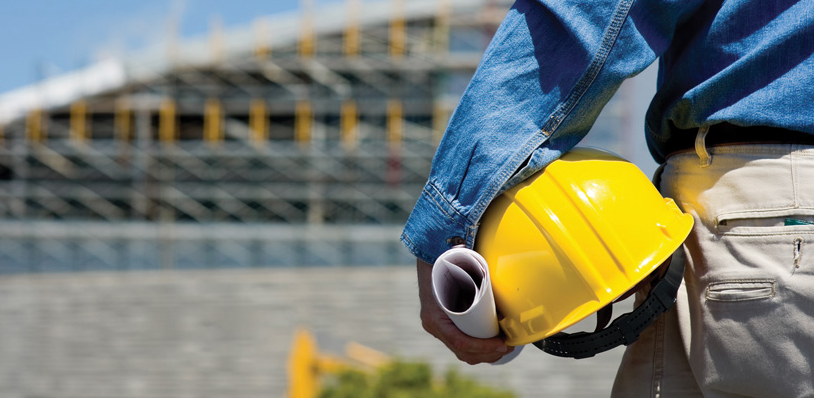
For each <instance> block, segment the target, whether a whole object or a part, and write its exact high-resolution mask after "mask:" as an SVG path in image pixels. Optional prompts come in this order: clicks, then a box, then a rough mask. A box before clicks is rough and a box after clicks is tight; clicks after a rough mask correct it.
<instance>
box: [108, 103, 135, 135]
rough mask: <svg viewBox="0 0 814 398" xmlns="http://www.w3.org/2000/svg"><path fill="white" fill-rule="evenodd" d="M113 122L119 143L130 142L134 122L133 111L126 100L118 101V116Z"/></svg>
mask: <svg viewBox="0 0 814 398" xmlns="http://www.w3.org/2000/svg"><path fill="white" fill-rule="evenodd" d="M114 117H115V119H114V121H113V130H114V133H115V135H116V139H117V140H119V141H122V142H124V141H129V140H130V138H131V131H130V125H131V123H132V120H133V111H132V110H131V109H130V104H129V102H128V101H127V100H125V99H120V100H119V101H116V115H115V116H114Z"/></svg>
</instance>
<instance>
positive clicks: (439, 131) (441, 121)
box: [432, 102, 449, 144]
mask: <svg viewBox="0 0 814 398" xmlns="http://www.w3.org/2000/svg"><path fill="white" fill-rule="evenodd" d="M447 123H449V112H448V111H447V108H446V107H445V106H444V105H443V104H441V103H440V102H436V103H435V104H434V105H433V107H432V132H433V138H434V139H435V143H436V144H438V143H439V142H441V137H443V136H444V131H445V130H446V129H447Z"/></svg>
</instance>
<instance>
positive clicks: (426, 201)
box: [401, 182, 476, 264]
mask: <svg viewBox="0 0 814 398" xmlns="http://www.w3.org/2000/svg"><path fill="white" fill-rule="evenodd" d="M475 232H476V227H475V226H470V225H469V223H468V222H467V219H466V217H464V216H463V215H462V214H461V213H460V212H459V211H458V210H457V209H456V208H455V206H454V205H453V204H452V203H450V202H449V201H447V200H446V199H445V198H444V196H443V195H442V194H441V192H440V191H439V190H438V189H437V188H436V187H435V186H434V185H433V184H432V182H428V183H427V185H426V186H424V190H423V191H422V192H421V196H420V197H419V198H418V201H417V202H416V205H415V207H414V208H413V211H412V213H411V214H410V218H408V219H407V224H406V225H405V227H404V231H403V232H402V234H401V241H402V243H404V245H405V246H407V248H408V249H409V250H410V251H411V252H412V253H413V255H415V256H416V257H418V258H419V259H421V260H423V261H426V262H428V263H430V264H432V263H434V262H435V259H437V258H438V256H440V255H441V253H443V252H445V251H447V250H449V249H450V248H451V247H452V246H455V245H460V244H464V245H466V247H469V248H471V247H472V245H473V244H474V241H475Z"/></svg>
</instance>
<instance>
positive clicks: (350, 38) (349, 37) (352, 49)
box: [343, 0, 361, 58]
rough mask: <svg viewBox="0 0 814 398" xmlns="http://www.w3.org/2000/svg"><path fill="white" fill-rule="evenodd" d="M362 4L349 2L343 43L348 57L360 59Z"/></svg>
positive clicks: (354, 0) (352, 0) (353, 0)
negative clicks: (360, 13) (360, 10)
mask: <svg viewBox="0 0 814 398" xmlns="http://www.w3.org/2000/svg"><path fill="white" fill-rule="evenodd" d="M360 8H361V4H360V1H359V0H348V18H347V21H348V22H347V24H346V25H345V37H344V42H343V49H344V53H345V56H346V57H350V58H353V57H358V56H359V52H360V50H361V43H360V39H359V31H360V27H359V9H360Z"/></svg>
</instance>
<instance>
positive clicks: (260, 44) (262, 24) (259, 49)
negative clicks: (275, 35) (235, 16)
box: [254, 18, 271, 61]
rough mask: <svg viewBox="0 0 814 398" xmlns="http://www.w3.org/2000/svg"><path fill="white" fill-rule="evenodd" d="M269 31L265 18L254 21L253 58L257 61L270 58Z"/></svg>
mask: <svg viewBox="0 0 814 398" xmlns="http://www.w3.org/2000/svg"><path fill="white" fill-rule="evenodd" d="M270 34H271V29H270V28H269V21H268V20H267V19H266V18H257V19H255V20H254V56H255V57H257V59H258V60H259V61H265V60H267V59H269V58H271V39H270V38H269V36H270Z"/></svg>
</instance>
